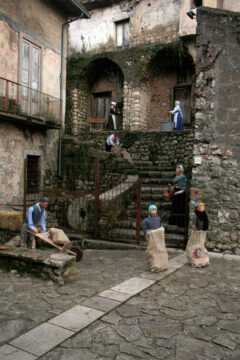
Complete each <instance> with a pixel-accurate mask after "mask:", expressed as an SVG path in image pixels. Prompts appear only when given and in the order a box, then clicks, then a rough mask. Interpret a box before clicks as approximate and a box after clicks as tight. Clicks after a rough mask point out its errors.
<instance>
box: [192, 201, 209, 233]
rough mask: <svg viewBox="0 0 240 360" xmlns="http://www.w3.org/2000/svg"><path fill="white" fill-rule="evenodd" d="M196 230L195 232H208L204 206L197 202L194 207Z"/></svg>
mask: <svg viewBox="0 0 240 360" xmlns="http://www.w3.org/2000/svg"><path fill="white" fill-rule="evenodd" d="M195 215H196V228H197V230H203V231H207V230H208V216H207V213H206V211H205V204H204V203H203V202H200V201H198V202H197V203H196V205H195Z"/></svg>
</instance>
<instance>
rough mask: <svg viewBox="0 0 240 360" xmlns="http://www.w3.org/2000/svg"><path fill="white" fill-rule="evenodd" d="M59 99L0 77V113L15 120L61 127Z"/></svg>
mask: <svg viewBox="0 0 240 360" xmlns="http://www.w3.org/2000/svg"><path fill="white" fill-rule="evenodd" d="M60 102H61V101H60V99H58V98H55V97H53V96H51V95H48V94H45V93H42V92H40V91H38V90H34V89H32V88H30V87H27V86H24V85H20V84H18V83H16V82H13V81H10V80H7V79H4V78H1V77H0V111H1V112H4V113H6V115H7V114H8V115H9V116H11V117H13V116H14V114H15V115H17V116H16V119H18V120H21V119H22V118H23V119H24V117H25V118H28V119H29V118H30V119H32V120H34V119H35V120H37V121H38V123H42V124H43V125H44V124H46V125H48V126H50V127H51V126H52V127H57V128H59V127H61V119H60Z"/></svg>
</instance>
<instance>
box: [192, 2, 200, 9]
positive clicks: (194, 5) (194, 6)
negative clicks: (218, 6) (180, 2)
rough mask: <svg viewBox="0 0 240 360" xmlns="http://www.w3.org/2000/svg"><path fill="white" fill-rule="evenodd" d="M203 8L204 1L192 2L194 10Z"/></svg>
mask: <svg viewBox="0 0 240 360" xmlns="http://www.w3.org/2000/svg"><path fill="white" fill-rule="evenodd" d="M200 6H202V0H192V6H191V8H192V9H195V8H197V7H200Z"/></svg>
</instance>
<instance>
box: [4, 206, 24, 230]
mask: <svg viewBox="0 0 240 360" xmlns="http://www.w3.org/2000/svg"><path fill="white" fill-rule="evenodd" d="M22 219H23V215H22V212H21V211H14V210H9V209H8V210H0V229H4V230H11V231H20V230H21V227H22V223H23V220H22Z"/></svg>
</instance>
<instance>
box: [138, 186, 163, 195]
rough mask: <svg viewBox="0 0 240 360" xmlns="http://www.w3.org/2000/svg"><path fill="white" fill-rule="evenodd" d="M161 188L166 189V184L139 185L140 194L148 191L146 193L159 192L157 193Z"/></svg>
mask: <svg viewBox="0 0 240 360" xmlns="http://www.w3.org/2000/svg"><path fill="white" fill-rule="evenodd" d="M163 190H168V185H167V184H165V185H162V184H160V185H156V184H142V186H141V193H142V194H145V193H148V194H154V193H156V194H159V193H162V191H163Z"/></svg>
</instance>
